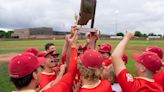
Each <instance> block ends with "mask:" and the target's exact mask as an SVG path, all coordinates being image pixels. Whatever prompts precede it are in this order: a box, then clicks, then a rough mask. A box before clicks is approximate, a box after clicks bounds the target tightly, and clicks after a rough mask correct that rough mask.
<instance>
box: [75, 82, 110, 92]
mask: <svg viewBox="0 0 164 92" xmlns="http://www.w3.org/2000/svg"><path fill="white" fill-rule="evenodd" d="M78 92H112V88H111V85H110V83H109V82H108V81H107V80H102V81H101V83H100V84H99V85H98V86H97V87H95V88H80V89H79V91H78Z"/></svg>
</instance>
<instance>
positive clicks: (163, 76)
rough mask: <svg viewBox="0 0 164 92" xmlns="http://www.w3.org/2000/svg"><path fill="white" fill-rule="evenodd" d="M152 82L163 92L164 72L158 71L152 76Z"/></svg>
mask: <svg viewBox="0 0 164 92" xmlns="http://www.w3.org/2000/svg"><path fill="white" fill-rule="evenodd" d="M154 80H155V81H156V82H157V83H158V84H159V85H161V86H162V88H163V90H164V71H163V70H160V71H158V72H157V73H156V74H155V75H154Z"/></svg>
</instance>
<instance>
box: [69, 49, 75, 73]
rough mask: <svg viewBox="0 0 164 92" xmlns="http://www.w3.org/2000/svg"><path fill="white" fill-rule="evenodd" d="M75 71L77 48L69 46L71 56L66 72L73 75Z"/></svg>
mask: <svg viewBox="0 0 164 92" xmlns="http://www.w3.org/2000/svg"><path fill="white" fill-rule="evenodd" d="M76 71H77V49H76V48H71V57H70V60H69V66H68V72H70V73H71V74H72V75H73V76H75V74H76Z"/></svg>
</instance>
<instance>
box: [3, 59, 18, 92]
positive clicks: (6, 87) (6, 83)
mask: <svg viewBox="0 0 164 92" xmlns="http://www.w3.org/2000/svg"><path fill="white" fill-rule="evenodd" d="M14 88H15V87H14V85H12V83H11V82H10V79H9V75H8V63H7V62H5V63H3V64H1V65H0V91H1V92H11V91H12V90H14Z"/></svg>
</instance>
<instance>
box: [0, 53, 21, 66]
mask: <svg viewBox="0 0 164 92" xmlns="http://www.w3.org/2000/svg"><path fill="white" fill-rule="evenodd" d="M18 54H19V53H7V54H0V64H1V63H3V62H9V61H10V60H11V59H12V58H13V57H14V56H16V55H18Z"/></svg>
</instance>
